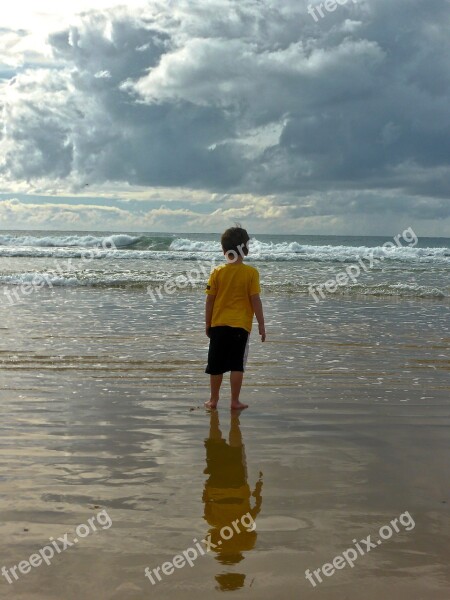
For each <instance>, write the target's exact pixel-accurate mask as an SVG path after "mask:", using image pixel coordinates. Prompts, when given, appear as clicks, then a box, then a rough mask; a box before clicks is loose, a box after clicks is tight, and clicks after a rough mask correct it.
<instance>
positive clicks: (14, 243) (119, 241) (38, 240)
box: [0, 233, 140, 248]
mask: <svg viewBox="0 0 450 600" xmlns="http://www.w3.org/2000/svg"><path fill="white" fill-rule="evenodd" d="M139 239H140V236H131V235H128V234H125V233H119V234H114V235H108V236H103V237H97V236H93V235H85V236H80V235H68V236H60V237H59V236H42V237H38V236H31V235H25V236H17V235H0V246H7V247H14V248H23V247H26V248H73V247H77V248H100V247H104V248H109V247H114V246H115V247H116V248H125V247H127V246H132V245H133V244H135V243H136V242H137V241H138V240H139Z"/></svg>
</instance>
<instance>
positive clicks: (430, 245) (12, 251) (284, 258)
mask: <svg viewBox="0 0 450 600" xmlns="http://www.w3.org/2000/svg"><path fill="white" fill-rule="evenodd" d="M406 231H407V234H405V235H404V237H401V236H397V240H396V241H395V242H394V241H393V238H390V237H389V236H386V238H382V237H356V236H354V237H353V236H351V237H349V236H295V235H256V236H253V237H252V240H251V242H250V255H249V257H248V259H247V260H248V262H249V264H252V263H254V264H255V265H256V266H257V267H258V269H259V271H260V274H261V283H262V288H263V291H264V292H267V293H275V294H277V293H278V294H283V293H291V294H299V295H311V294H310V290H311V286H313V287H314V286H318V285H320V284H324V283H325V282H327V281H329V280H331V279H333V278H335V277H336V275H337V274H338V273H340V272H342V271H345V270H346V269H347V268H348V267H350V266H351V265H359V270H360V273H358V272H357V270H355V271H351V272H353V273H355V275H356V276H355V277H353V278H352V279H350V280H349V281H348V282H346V283H345V285H339V286H337V288H336V289H335V290H334V291H333V293H332V295H333V296H339V295H341V296H346V297H361V296H364V297H370V296H374V297H375V296H376V297H398V298H416V299H435V300H443V301H448V298H449V297H450V278H449V274H450V239H448V238H417V236H416V235H415V234H414V232H413V231H412V230H406ZM411 232H412V233H411ZM219 240H220V236H219V235H218V234H187V233H186V234H167V233H151V234H136V233H129V232H128V233H127V232H124V233H108V232H92V233H89V234H87V233H85V232H84V233H83V232H75V231H74V232H46V231H39V232H37V231H10V232H1V233H0V285H2V286H14V285H16V286H17V285H19V286H20V285H22V284H24V283H30V282H33V280H35V281H38V279H39V277H42V276H43V275H45V276H46V279H45V281H46V282H47V284H48V286H50V284H51V286H52V287H57V286H68V287H91V288H92V287H103V288H105V287H106V288H122V289H128V288H129V289H132V288H134V289H136V288H138V289H139V288H143V289H146V288H148V289H149V290H151V289H152V288H154V287H159V286H161V285H162V284H164V282H166V281H168V280H173V279H175V278H176V277H178V276H182V275H183V273H184V274H185V273H186V272H190V271H191V270H192V269H195V266H196V263H198V262H200V263H202V264H203V265H204V266H203V270H202V273H204V272H205V268H207V264H206V263H209V265H210V267H213V266H214V265H216V264H220V262H221V261H223V256H222V254H221V251H220V242H219ZM386 243H390V244H391V246H393V247H390V248H389V249H387V250H384V249H383V245H384V244H386ZM370 257H371V258H370ZM358 261H359V262H358ZM36 278H38V279H36ZM204 284H205V276H203V278H202V277H197V278H194V277H190V278H189V280H188V283H187V285H186V286H184V288H192V289H198V288H203V287H204ZM43 285H45V284H43ZM35 287H39V286H35ZM3 296H4V295H3V294H1V291H0V301H1V300H2V299H3V303H4V304H5V302H6V305H8V302H7V301H5V299H4V297H3ZM327 296H331V294H329V293H327ZM15 297H16V298H17V294H16V295H15ZM311 298H312V296H311ZM319 298H321V299H323V297H322V296H319Z"/></svg>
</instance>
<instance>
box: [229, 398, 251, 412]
mask: <svg viewBox="0 0 450 600" xmlns="http://www.w3.org/2000/svg"><path fill="white" fill-rule="evenodd" d="M230 408H231V410H244V408H248V404H242V402H239V400H238V401H237V402H232V403H231V407H230Z"/></svg>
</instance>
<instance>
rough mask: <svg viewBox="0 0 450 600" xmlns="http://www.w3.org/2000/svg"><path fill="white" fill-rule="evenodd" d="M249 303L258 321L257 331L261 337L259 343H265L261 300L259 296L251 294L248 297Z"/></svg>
mask: <svg viewBox="0 0 450 600" xmlns="http://www.w3.org/2000/svg"><path fill="white" fill-rule="evenodd" d="M250 301H251V303H252V307H253V311H254V313H255V317H256V320H257V321H258V330H259V335H260V336H261V341H262V342H265V341H266V328H265V326H264V311H263V306H262V302H261V298H260V297H259V294H253V295H252V296H250Z"/></svg>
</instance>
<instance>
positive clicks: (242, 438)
mask: <svg viewBox="0 0 450 600" xmlns="http://www.w3.org/2000/svg"><path fill="white" fill-rule="evenodd" d="M202 303H203V297H202V296H201V294H195V293H191V294H185V295H184V296H181V297H178V298H177V302H176V303H174V300H173V298H172V299H171V298H169V299H165V300H164V301H163V302H161V303H160V304H159V305H157V306H155V307H153V308H151V307H148V305H146V304H145V296H143V295H142V294H140V293H139V292H136V294H130V292H129V291H128V292H127V294H126V295H125V294H124V295H121V293H120V291H118V290H116V291H113V292H110V291H108V292H105V291H102V290H97V291H89V290H79V289H78V290H56V291H54V292H48V293H47V292H45V291H43V292H42V294H40V295H39V300H36V298H34V299H33V303H29V304H24V305H21V306H16V307H13V308H11V309H9V310H8V311H5V313H4V315H2V316H3V317H4V318H3V320H2V326H1V327H2V336H1V341H0V368H1V371H0V382H1V390H0V406H1V425H0V426H1V438H0V439H1V449H0V457H1V458H0V460H1V480H2V486H1V500H2V502H1V507H2V519H1V525H0V528H1V529H0V530H1V534H2V535H1V538H0V539H1V542H0V544H1V556H2V565H4V566H6V567H7V568H9V567H10V566H12V565H18V563H19V562H20V561H23V560H27V559H28V558H29V556H30V555H31V554H33V553H36V552H38V551H39V549H40V548H42V547H43V546H45V545H46V544H48V543H49V542H48V540H49V538H50V537H53V538H57V537H58V536H63V535H64V534H65V533H66V532H73V531H74V528H75V527H76V526H77V525H79V524H81V523H87V522H88V519H89V518H92V517H93V516H94V515H95V514H97V513H98V512H99V511H100V510H106V511H107V513H108V515H109V517H110V518H111V520H112V526H111V527H110V528H108V529H104V530H102V529H101V528H99V530H98V531H97V532H96V533H95V534H92V535H89V536H88V537H86V538H85V539H83V540H80V541H79V543H78V544H77V545H76V547H72V548H69V549H68V550H67V551H65V552H63V553H61V554H59V555H57V556H56V557H55V558H54V560H53V561H52V564H51V565H50V566H46V565H42V566H40V567H38V568H33V569H32V570H31V572H30V573H29V574H26V575H20V579H19V581H17V582H15V583H14V584H13V585H9V584H8V583H7V581H6V579H5V578H4V577H2V579H1V580H0V586H1V594H2V597H4V598H7V599H10V598H11V599H14V600H41V599H42V600H44V599H45V600H53V599H55V600H56V599H58V600H61V599H62V598H64V600H72V599H75V598H76V599H78V598H80V597H83V598H86V599H87V600H91V599H92V600H93V599H96V600H98V599H100V598H101V599H103V598H104V599H120V600H128V599H129V600H141V599H144V598H148V597H156V598H169V599H172V598H173V599H175V600H176V599H178V598H186V597H187V598H190V597H192V598H194V597H195V598H196V597H198V596H199V595H201V594H205V595H206V594H208V597H214V596H219V595H220V594H222V591H223V590H228V593H231V594H233V595H235V596H236V597H246V598H255V599H258V600H260V599H263V600H265V599H266V598H267V599H268V598H273V597H277V598H281V599H283V600H284V599H285V600H291V599H292V598H294V597H302V598H317V599H319V600H322V599H323V600H328V599H335V598H346V599H348V600H360V598H362V597H364V598H368V599H369V600H371V599H372V598H373V599H375V598H377V599H378V598H380V597H383V598H388V599H391V598H392V599H396V600H397V599H400V600H402V599H403V598H405V599H406V598H408V599H412V600H419V599H422V598H431V599H433V600H440V599H444V598H445V599H446V598H448V587H449V583H450V571H449V567H448V564H447V563H448V556H449V552H450V541H449V540H450V538H449V534H450V527H449V522H450V520H449V504H450V497H449V490H450V485H449V483H450V482H449V472H450V471H449V466H450V460H449V442H450V433H449V431H450V430H449V424H450V423H449V422H450V410H449V387H450V385H449V377H448V375H449V368H450V367H449V365H450V362H449V360H450V359H449V340H450V334H449V331H448V307H447V306H446V305H444V304H443V303H441V302H435V303H432V302H394V301H393V302H391V303H387V302H386V300H383V301H377V300H370V301H368V302H362V301H361V302H358V301H355V300H351V301H348V302H347V301H345V300H342V299H340V300H334V299H332V300H330V301H329V302H326V303H323V304H322V305H320V306H318V307H317V306H315V305H314V304H312V303H311V301H310V300H308V299H305V298H301V297H298V296H284V297H280V296H267V297H266V298H265V304H266V312H267V314H268V341H267V342H266V343H265V344H264V345H262V344H260V343H259V342H258V340H257V338H256V335H253V336H252V341H251V349H250V361H249V366H248V372H247V374H246V382H245V389H244V392H243V395H242V399H243V400H244V401H248V403H249V404H250V408H249V409H248V410H246V411H244V412H243V413H242V414H241V415H240V416H237V415H230V412H229V410H228V399H227V396H226V393H224V395H223V398H222V399H221V402H220V405H219V411H218V412H213V413H208V412H206V411H205V410H204V409H203V408H202V403H203V401H204V400H205V399H206V398H207V379H206V376H205V375H204V373H203V369H204V362H205V358H206V348H207V340H206V338H204V337H203V328H202V310H201V307H202ZM226 389H227V388H225V390H226ZM225 390H224V392H225ZM406 511H408V513H409V514H410V515H411V517H412V518H413V520H414V523H415V527H414V528H413V529H411V530H410V531H406V530H404V528H401V530H400V532H399V533H394V534H393V536H392V538H391V539H388V540H385V541H384V542H383V543H382V544H381V545H379V546H378V547H377V548H375V549H373V550H372V551H371V552H370V553H369V554H367V555H365V556H360V557H359V558H358V559H357V560H356V562H355V565H354V568H350V567H349V566H346V567H345V568H343V569H342V570H338V571H336V573H335V574H334V575H333V576H331V577H328V578H327V577H323V579H324V581H323V583H320V584H317V585H316V587H313V586H312V585H311V584H310V583H309V582H308V581H307V580H306V579H305V571H306V570H307V569H310V570H311V571H313V570H314V569H317V568H318V567H321V566H322V565H323V564H324V563H330V562H332V561H333V559H334V557H335V556H337V555H340V554H342V552H343V551H345V550H346V549H347V548H350V547H352V546H354V544H353V543H352V540H353V539H356V540H361V539H364V538H366V537H367V536H368V535H369V534H370V535H372V539H377V538H378V531H379V529H380V527H382V526H384V525H387V524H389V523H390V522H391V520H392V519H394V518H396V517H399V515H400V514H403V513H405V512H406ZM246 513H250V514H251V515H252V517H253V518H254V519H255V521H256V530H255V531H254V532H251V531H241V533H240V534H236V535H233V537H232V539H231V540H230V541H229V542H227V543H225V542H224V543H223V544H222V545H221V546H218V547H217V548H216V549H215V550H216V551H214V550H212V551H211V552H210V553H208V554H207V555H206V556H201V557H199V558H198V559H197V560H196V561H195V564H194V566H193V567H192V568H191V567H190V566H185V567H183V568H180V569H175V572H174V573H173V574H172V575H168V576H163V577H162V581H161V582H158V583H156V585H154V586H152V584H151V582H150V581H149V580H148V579H146V578H145V577H144V569H145V567H149V568H150V570H153V569H155V568H156V567H158V566H161V565H162V564H163V563H164V562H166V561H171V560H172V558H173V557H174V555H177V554H180V553H182V552H183V551H184V550H186V549H187V548H189V547H192V545H193V539H194V538H195V539H196V540H201V539H202V538H204V537H205V536H207V535H208V533H209V534H211V536H212V537H211V539H212V540H215V542H217V541H218V540H219V538H218V531H219V530H220V528H221V527H223V525H224V524H225V523H226V522H227V521H229V520H231V521H232V520H235V519H236V518H237V517H239V515H240V514H246ZM71 535H72V536H73V533H71ZM2 565H0V566H2Z"/></svg>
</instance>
